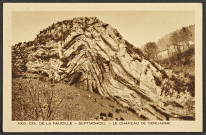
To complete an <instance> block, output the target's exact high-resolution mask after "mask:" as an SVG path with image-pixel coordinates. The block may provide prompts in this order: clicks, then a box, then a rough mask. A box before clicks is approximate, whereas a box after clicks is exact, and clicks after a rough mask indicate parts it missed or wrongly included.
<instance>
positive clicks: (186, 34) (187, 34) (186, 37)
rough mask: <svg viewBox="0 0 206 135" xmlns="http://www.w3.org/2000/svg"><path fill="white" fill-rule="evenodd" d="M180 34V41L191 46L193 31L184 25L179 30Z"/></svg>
mask: <svg viewBox="0 0 206 135" xmlns="http://www.w3.org/2000/svg"><path fill="white" fill-rule="evenodd" d="M179 35H181V36H180V42H182V43H183V44H184V45H186V46H187V48H189V41H190V40H191V36H192V32H191V31H190V30H189V29H188V28H186V27H182V29H181V30H180V31H179Z"/></svg>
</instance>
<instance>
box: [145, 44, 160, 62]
mask: <svg viewBox="0 0 206 135" xmlns="http://www.w3.org/2000/svg"><path fill="white" fill-rule="evenodd" d="M143 50H144V53H145V55H146V57H148V58H150V59H157V44H156V43H155V42H148V43H146V44H145V45H144V48H143Z"/></svg>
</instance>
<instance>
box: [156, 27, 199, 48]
mask: <svg viewBox="0 0 206 135" xmlns="http://www.w3.org/2000/svg"><path fill="white" fill-rule="evenodd" d="M185 28H186V29H188V30H189V31H190V32H191V33H192V35H191V39H190V40H191V41H193V42H194V41H195V25H189V26H187V27H185ZM180 30H181V29H178V30H176V31H173V32H171V33H168V34H166V35H165V36H163V37H162V38H160V39H159V40H158V42H157V48H158V51H162V50H165V49H167V45H168V44H169V42H170V38H171V36H172V34H173V33H175V32H179V31H180Z"/></svg>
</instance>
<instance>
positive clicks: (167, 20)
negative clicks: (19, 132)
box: [4, 4, 202, 128]
mask: <svg viewBox="0 0 206 135" xmlns="http://www.w3.org/2000/svg"><path fill="white" fill-rule="evenodd" d="M8 5H9V4H8ZM16 5H18V4H16ZM34 5H35V4H34ZM68 5H69V4H68ZM97 5H98V4H97ZM35 6H36V5H35ZM77 6H78V5H77ZM99 6H101V4H99ZM168 6H169V4H168ZM17 7H18V6H17ZM23 7H25V8H27V10H14V11H12V12H10V16H9V20H10V22H9V23H10V29H9V30H8V31H10V37H9V42H6V46H9V50H10V53H9V54H10V56H9V55H7V56H8V57H10V58H9V59H8V60H10V61H11V63H10V66H8V67H10V73H9V74H7V75H6V76H7V77H8V76H10V77H9V79H8V81H10V84H11V85H10V86H9V87H10V88H11V90H10V93H9V94H10V99H11V101H9V100H7V102H10V103H9V104H10V114H11V116H9V117H10V120H11V122H17V123H18V124H22V125H24V124H25V125H26V124H28V123H27V122H29V121H37V122H38V121H43V122H44V121H47V122H49V121H50V122H52V121H55V122H52V124H53V125H54V126H55V125H61V124H63V125H68V122H70V121H72V122H74V123H73V125H75V124H77V125H81V123H80V122H79V123H77V122H78V121H81V122H83V123H84V124H85V123H86V122H88V123H89V124H88V125H90V124H91V123H92V122H97V123H99V124H100V125H101V124H102V125H104V123H102V122H109V123H108V124H111V123H110V122H115V121H116V122H119V123H118V124H119V125H121V124H122V125H128V124H131V125H138V124H139V122H148V123H147V124H149V125H152V123H151V122H150V121H155V123H153V124H156V125H167V124H169V125H170V124H171V123H169V122H170V121H171V122H196V121H197V118H198V119H199V117H200V115H199V114H200V113H198V111H199V110H197V102H198V101H197V100H196V99H197V98H198V99H199V98H201V92H202V89H201V86H200V88H199V89H197V86H196V85H197V83H196V79H197V78H201V76H198V75H201V73H200V74H197V65H196V64H197V61H196V60H197V57H198V59H199V60H201V59H202V58H200V57H201V52H202V51H201V50H200V49H199V50H198V52H197V46H202V44H200V43H201V42H202V41H201V40H199V41H196V40H197V39H198V38H197V37H198V35H197V34H199V33H201V31H199V30H200V29H199V28H198V27H200V23H199V22H198V24H197V21H196V20H197V14H196V10H178V9H177V10H155V9H154V10H151V9H150V10H148V7H147V6H146V7H145V10H136V11H135V10H125V11H124V10H121V11H120V10H113V11H112V10H102V11H101V10H96V11H95V10H91V11H90V10H89V9H87V11H84V10H83V11H82V10H81V9H78V10H69V11H66V10H65V11H62V10H59V11H58V10H50V11H47V10H36V11H35V10H34V9H33V7H32V6H31V9H28V7H29V6H28V5H26V6H23ZM59 7H60V6H59ZM64 7H66V6H64ZM40 8H41V7H40ZM17 9H18V8H17ZM163 9H165V8H163ZM197 28H198V29H197ZM198 31H199V32H198ZM200 37H201V36H199V38H200ZM8 43H9V44H8ZM4 46H5V44H4ZM199 48H201V47H199ZM196 52H197V53H199V54H197V53H196ZM201 64H202V63H201ZM200 66H201V65H200ZM200 69H201V67H200ZM4 70H5V68H4ZM199 72H200V71H199ZM4 76H5V74H4ZM4 90H5V89H4ZM199 95H200V96H199ZM198 96H199V97H198ZM4 101H5V100H4ZM200 101H201V100H200ZM201 102H202V101H201ZM4 105H5V104H4ZM199 105H201V103H200V104H199ZM200 108H201V106H200ZM197 113H198V114H197ZM124 121H125V122H124ZM19 122H20V123H19ZM35 124H36V122H34V125H35ZM44 124H45V123H44ZM70 124H72V123H70ZM93 124H95V123H92V124H91V125H93ZM29 125H30V123H29ZM40 125H41V123H40ZM97 125H98V124H97ZM110 126H111V125H110ZM122 127H123V126H122ZM122 127H121V128H122ZM154 128H155V127H154Z"/></svg>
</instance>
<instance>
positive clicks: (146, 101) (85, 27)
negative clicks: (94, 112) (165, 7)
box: [13, 17, 194, 120]
mask: <svg viewBox="0 0 206 135" xmlns="http://www.w3.org/2000/svg"><path fill="white" fill-rule="evenodd" d="M23 46H24V47H23ZM21 48H23V49H21ZM25 48H26V49H25ZM13 50H15V53H13V55H17V54H18V55H19V54H23V55H24V56H22V57H21V56H20V59H21V58H22V60H24V63H21V62H19V61H17V60H16V59H14V60H13V67H14V66H15V69H18V68H19V67H21V66H17V63H18V65H19V63H21V64H23V65H24V66H25V67H26V70H27V71H28V72H33V73H39V74H42V75H45V76H47V77H49V78H52V79H54V80H56V81H60V80H61V81H62V80H63V81H65V82H67V83H68V84H69V85H76V86H77V87H81V88H84V89H85V90H88V91H91V92H96V93H99V94H101V95H102V96H104V97H108V98H111V99H112V100H114V101H117V102H118V103H120V104H121V105H123V106H125V107H127V108H128V109H129V110H131V111H133V112H134V113H137V114H139V115H140V117H142V118H144V119H148V120H176V119H194V108H192V109H191V105H189V106H188V103H194V97H192V96H191V94H190V93H189V92H187V88H186V87H180V88H179V85H180V83H179V82H177V78H176V76H175V74H173V73H172V74H168V73H166V72H165V70H164V69H163V67H161V66H160V65H159V64H158V63H156V62H154V61H152V60H148V59H147V58H146V57H145V56H144V55H143V53H142V52H141V51H140V50H139V49H138V48H135V47H134V46H133V45H132V44H130V43H129V42H128V41H126V40H125V39H123V37H122V36H121V35H120V34H119V32H118V31H117V30H116V29H114V28H112V27H111V26H110V25H108V24H105V23H103V22H101V21H100V20H98V19H97V18H95V17H91V18H87V17H84V18H74V19H73V20H68V21H67V20H66V21H63V22H58V23H57V24H53V25H52V26H50V27H48V28H47V29H45V30H43V31H41V32H40V34H38V35H37V38H36V39H35V40H34V41H32V42H30V44H28V43H25V44H23V43H22V44H18V45H15V46H13ZM24 52H26V53H24ZM21 72H24V71H21ZM189 107H190V108H189Z"/></svg>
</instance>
